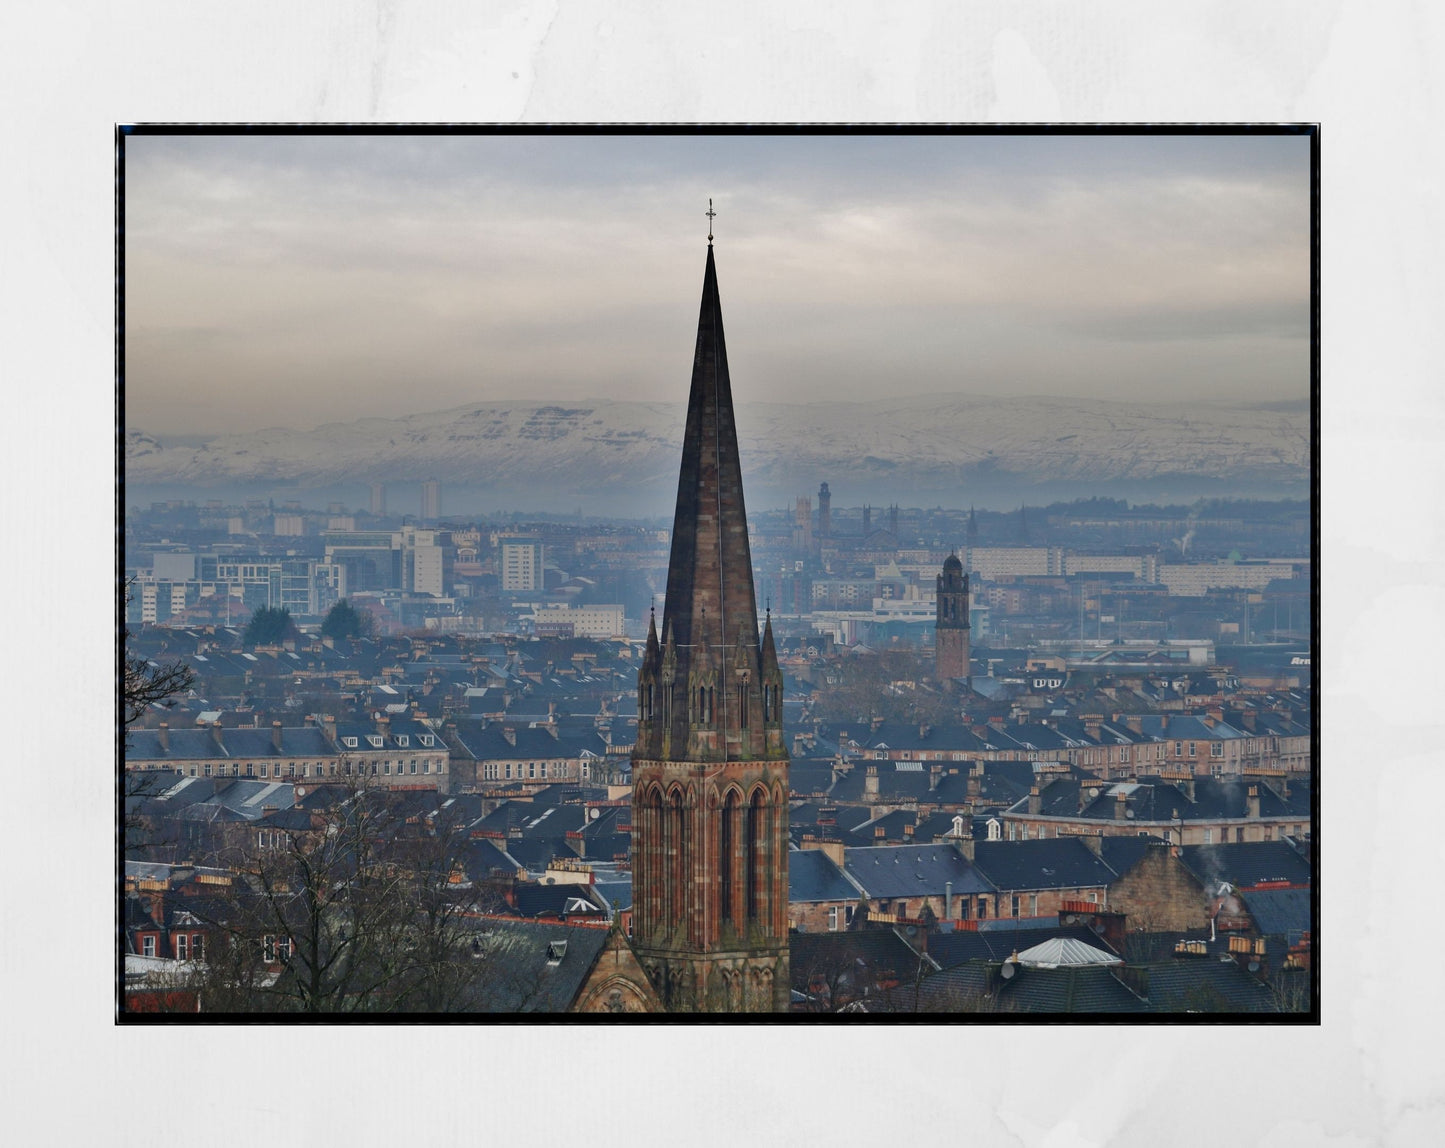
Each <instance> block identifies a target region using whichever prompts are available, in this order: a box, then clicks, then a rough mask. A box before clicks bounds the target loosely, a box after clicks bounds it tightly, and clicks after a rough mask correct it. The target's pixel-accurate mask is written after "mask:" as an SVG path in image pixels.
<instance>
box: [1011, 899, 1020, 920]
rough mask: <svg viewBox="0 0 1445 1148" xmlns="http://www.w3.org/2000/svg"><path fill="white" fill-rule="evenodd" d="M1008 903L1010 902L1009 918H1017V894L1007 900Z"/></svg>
mask: <svg viewBox="0 0 1445 1148" xmlns="http://www.w3.org/2000/svg"><path fill="white" fill-rule="evenodd" d="M1009 901H1010V906H1009V914H1010V916H1014V917H1017V916H1018V915H1019V896H1018V894H1017V893H1015V894H1014V895H1013V896H1012V897H1010V898H1009Z"/></svg>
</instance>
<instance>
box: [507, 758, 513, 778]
mask: <svg viewBox="0 0 1445 1148" xmlns="http://www.w3.org/2000/svg"><path fill="white" fill-rule="evenodd" d="M511 778H512V763H511V762H510V761H509V762H507V780H509V781H510V780H511Z"/></svg>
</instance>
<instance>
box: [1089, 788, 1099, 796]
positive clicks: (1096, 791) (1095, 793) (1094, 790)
mask: <svg viewBox="0 0 1445 1148" xmlns="http://www.w3.org/2000/svg"><path fill="white" fill-rule="evenodd" d="M1089 796H1090V797H1098V796H1099V787H1098V786H1097V785H1091V786H1090V787H1089Z"/></svg>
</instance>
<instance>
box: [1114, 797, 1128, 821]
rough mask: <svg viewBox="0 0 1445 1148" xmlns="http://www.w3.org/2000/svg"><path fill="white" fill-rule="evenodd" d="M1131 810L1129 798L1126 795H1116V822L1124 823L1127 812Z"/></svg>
mask: <svg viewBox="0 0 1445 1148" xmlns="http://www.w3.org/2000/svg"><path fill="white" fill-rule="evenodd" d="M1128 808H1129V797H1128V795H1127V794H1124V793H1116V794H1114V820H1115V821H1123V820H1124V816H1125V810H1127V809H1128Z"/></svg>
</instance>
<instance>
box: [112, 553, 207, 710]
mask: <svg viewBox="0 0 1445 1148" xmlns="http://www.w3.org/2000/svg"><path fill="white" fill-rule="evenodd" d="M134 590H135V579H134V578H130V579H127V580H126V583H125V593H124V598H123V604H122V610H121V612H122V616H123V615H124V612H125V607H126V606H129V605H130V601H131V598H132V597H133V595H134ZM121 637H122V644H123V645H124V647H125V650H124V654H123V665H122V667H121V696H122V699H123V702H124V706H125V709H124V712H123V713H122V715H121V717H122V721H123V723H124V729H125V730H126V731H127V732H129V730H130V727H131V726H133V725H134V724H135V723H136V722H137V721H139V720H140V719H141V718H142V717H143V716H144V715H145V712H146V710H148V709H149V708H150V707H151V706H153V705H165V703H166V702H168V701H169V700H170V699H171V698H173V697H175V696H176V695H177V694H182V693H185V692H186V691H187V690H188V689H190V688H191V686H192V685H193V684H194V683H195V680H196V673H195V671H194V670H193V669H191V667H190V666H188V665H186V664H185V663H184V662H180V661H174V662H152V661H150V660H149V659H147V658H142V657H139V656H137V655H135V654H132V653H131V651H130V646H129V643H130V627H128V626H125V625H122V627H121Z"/></svg>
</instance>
